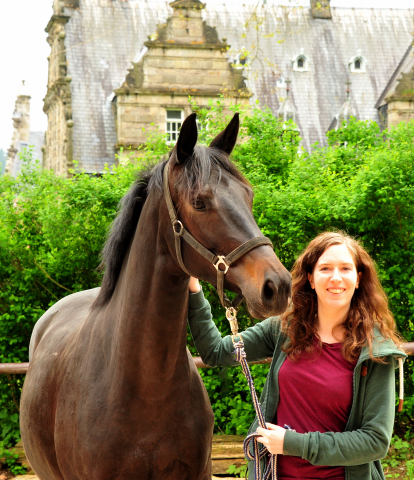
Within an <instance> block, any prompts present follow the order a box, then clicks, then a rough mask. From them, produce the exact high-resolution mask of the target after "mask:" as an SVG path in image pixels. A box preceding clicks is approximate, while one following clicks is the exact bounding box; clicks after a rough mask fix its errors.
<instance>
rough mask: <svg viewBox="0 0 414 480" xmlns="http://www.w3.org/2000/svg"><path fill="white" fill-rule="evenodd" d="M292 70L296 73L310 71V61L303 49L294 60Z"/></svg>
mask: <svg viewBox="0 0 414 480" xmlns="http://www.w3.org/2000/svg"><path fill="white" fill-rule="evenodd" d="M292 68H293V71H294V72H307V71H308V70H309V60H308V57H307V56H306V55H305V51H304V49H303V48H301V49H300V51H299V53H298V54H297V55H295V56H294V57H293V58H292Z"/></svg>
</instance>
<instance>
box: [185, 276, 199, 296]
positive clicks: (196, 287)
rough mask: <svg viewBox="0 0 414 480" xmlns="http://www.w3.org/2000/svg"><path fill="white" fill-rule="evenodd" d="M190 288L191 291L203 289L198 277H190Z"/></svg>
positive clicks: (196, 291)
mask: <svg viewBox="0 0 414 480" xmlns="http://www.w3.org/2000/svg"><path fill="white" fill-rule="evenodd" d="M188 288H189V289H190V293H198V292H199V291H200V290H201V286H200V283H199V281H198V278H195V277H190V283H189V285H188Z"/></svg>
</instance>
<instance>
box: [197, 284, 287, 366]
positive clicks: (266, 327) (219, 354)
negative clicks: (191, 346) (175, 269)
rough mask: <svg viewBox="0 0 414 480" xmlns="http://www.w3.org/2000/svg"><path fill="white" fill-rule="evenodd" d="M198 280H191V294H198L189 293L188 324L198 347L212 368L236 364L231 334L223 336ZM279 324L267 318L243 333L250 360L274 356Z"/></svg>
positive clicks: (203, 358)
mask: <svg viewBox="0 0 414 480" xmlns="http://www.w3.org/2000/svg"><path fill="white" fill-rule="evenodd" d="M195 280H196V279H194V280H193V279H191V280H190V292H191V291H195V292H198V293H192V294H190V301H189V309H188V323H189V326H190V330H191V334H192V336H193V339H194V343H195V346H196V347H197V350H198V351H199V353H200V356H201V358H202V360H203V362H204V363H206V364H207V365H210V366H212V367H213V366H216V365H223V366H231V365H237V363H238V362H237V361H236V360H235V356H234V346H233V341H232V338H231V335H228V336H226V337H224V338H223V337H222V336H221V333H220V332H219V330H218V329H217V327H216V325H215V323H214V321H213V319H212V316H211V308H210V305H209V303H208V302H207V300H206V299H205V298H204V295H203V292H202V291H201V290H199V291H198V290H197V288H198V286H199V284H198V281H195ZM278 323H279V322H278V321H277V320H276V319H267V320H264V321H262V322H260V323H257V324H256V325H255V326H254V327H251V328H248V329H247V330H246V331H245V332H242V338H243V342H244V345H245V351H246V355H247V359H248V361H253V360H261V359H264V358H267V357H271V356H272V355H273V352H274V349H275V336H276V335H277V331H278V329H279V325H278Z"/></svg>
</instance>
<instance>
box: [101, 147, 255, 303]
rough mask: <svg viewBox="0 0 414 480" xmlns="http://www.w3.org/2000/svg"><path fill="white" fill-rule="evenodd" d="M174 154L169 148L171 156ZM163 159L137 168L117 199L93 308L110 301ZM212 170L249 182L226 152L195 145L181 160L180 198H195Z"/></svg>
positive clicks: (159, 180) (160, 181) (157, 186)
mask: <svg viewBox="0 0 414 480" xmlns="http://www.w3.org/2000/svg"><path fill="white" fill-rule="evenodd" d="M174 155H175V152H174V150H173V151H172V153H171V156H174ZM170 158H171V157H170ZM167 161H168V159H164V160H163V161H161V162H160V163H158V164H156V165H155V166H150V167H148V168H147V169H144V170H141V171H140V172H139V174H138V178H137V180H136V181H135V182H134V184H133V185H132V187H131V188H130V190H129V191H128V192H127V193H126V195H125V196H124V197H123V198H122V199H121V201H120V202H119V206H118V207H119V213H118V215H117V217H116V218H115V220H114V222H113V223H112V226H111V228H110V231H109V234H108V238H107V241H106V243H105V246H104V248H103V250H102V254H101V257H102V261H101V264H100V268H101V269H104V270H105V273H104V276H103V279H102V285H101V290H100V293H99V295H98V297H97V299H96V300H95V303H94V304H93V307H95V306H103V305H104V304H106V303H107V302H108V301H109V300H110V298H111V296H112V294H113V292H114V290H115V286H116V283H117V281H118V278H119V275H120V273H121V268H122V264H123V261H124V258H125V255H126V253H127V251H128V249H129V247H130V244H131V242H132V239H133V237H134V234H135V230H136V228H137V225H138V221H139V217H140V215H141V212H142V209H143V206H144V203H145V201H146V199H147V197H148V196H149V194H150V193H151V191H153V190H154V189H159V190H162V189H163V176H162V175H163V171H164V166H165V164H166V163H167ZM213 170H216V171H217V173H218V180H217V182H219V181H220V178H221V175H222V173H223V171H224V172H226V173H227V174H229V175H230V176H232V177H234V178H235V179H237V180H238V181H240V182H241V183H243V184H245V185H249V183H248V181H247V180H246V179H245V178H244V177H243V175H242V174H241V173H240V172H239V170H238V169H237V168H236V166H235V165H234V164H233V163H232V161H231V160H230V158H229V156H228V155H227V154H226V153H224V152H223V151H221V150H219V149H216V148H210V147H202V146H199V145H197V146H196V147H195V148H194V152H193V155H192V157H191V158H189V159H188V160H187V161H186V162H185V163H184V165H183V168H182V171H181V174H180V176H179V177H178V179H177V182H176V184H175V189H176V191H177V193H178V194H179V196H180V198H181V199H182V200H188V199H189V198H191V197H196V196H197V195H198V194H199V193H200V192H201V191H202V189H203V188H204V187H205V186H206V185H207V183H208V182H209V179H210V177H211V172H212V171H213Z"/></svg>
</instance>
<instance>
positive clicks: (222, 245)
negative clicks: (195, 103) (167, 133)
mask: <svg viewBox="0 0 414 480" xmlns="http://www.w3.org/2000/svg"><path fill="white" fill-rule="evenodd" d="M238 131H239V115H238V114H237V113H236V114H235V115H234V117H233V119H232V120H231V121H230V123H229V124H228V125H227V127H226V128H225V129H224V130H223V131H222V132H221V133H220V134H218V135H217V136H216V138H215V139H214V140H213V141H212V142H211V143H210V145H209V146H208V147H202V146H197V145H196V143H197V133H198V131H197V124H196V114H192V115H190V116H189V117H187V118H186V120H185V121H184V123H183V125H182V127H181V131H180V135H179V138H178V141H177V144H176V146H175V148H174V149H173V151H172V153H171V156H170V158H169V161H168V168H169V177H168V185H169V190H170V192H171V197H172V201H173V203H174V205H175V208H176V211H177V217H178V218H179V223H180V225H181V224H182V226H183V228H185V230H186V231H187V232H189V233H190V235H191V236H192V237H194V238H195V239H196V240H197V241H198V242H199V243H200V244H201V245H202V246H204V247H205V248H206V249H207V250H208V251H209V252H211V253H212V254H214V255H215V256H220V255H221V256H226V255H228V254H229V253H230V252H232V251H233V250H235V249H236V248H237V247H239V246H240V245H242V244H244V243H246V242H248V241H249V240H251V239H252V238H254V237H262V234H261V232H260V229H259V227H258V225H257V223H256V221H255V219H254V217H253V213H252V204H253V191H252V188H251V186H250V185H249V183H248V182H247V180H246V179H245V178H244V177H243V176H242V175H241V173H240V172H239V171H238V170H237V168H236V167H235V165H234V164H233V163H232V162H231V160H230V158H229V157H230V154H231V152H232V150H233V148H234V146H235V144H236V140H237V136H238ZM170 233H171V235H169V237H168V240H167V241H168V244H169V248H170V251H171V254H172V255H173V256H174V257H175V258H177V257H178V255H177V253H176V248H175V247H174V239H173V232H172V231H170ZM181 244H182V246H181V249H182V250H181V251H182V263H183V264H184V265H185V270H186V271H187V273H190V274H191V275H193V276H195V277H198V278H201V279H202V280H205V281H207V282H209V283H210V284H212V285H213V286H215V287H217V271H216V268H215V267H214V265H213V264H212V263H210V262H209V261H208V260H207V259H206V258H204V257H203V256H202V255H200V253H199V252H198V251H197V250H196V249H194V248H192V247H191V246H190V245H189V244H187V243H186V242H183V241H182V242H181ZM180 270H181V272H182V270H183V269H182V268H181V269H180ZM183 274H185V273H184V272H183ZM224 286H225V288H226V289H228V290H231V291H233V292H236V293H238V294H242V295H243V296H244V298H245V299H246V302H247V307H248V309H249V312H250V314H251V315H252V316H253V317H255V318H259V319H262V318H267V317H269V316H273V315H278V314H281V313H283V312H284V311H285V309H286V308H287V305H288V302H289V297H290V295H291V275H290V273H289V272H288V270H286V268H285V267H284V266H283V265H282V263H281V262H280V261H279V259H278V258H277V256H276V255H275V253H274V251H273V248H272V247H271V246H269V245H260V246H258V247H256V248H254V249H252V250H250V251H249V252H247V253H246V254H244V255H243V256H242V257H241V258H239V259H238V260H237V261H235V262H234V263H233V264H232V265H231V266H230V268H229V269H228V271H227V273H226V274H225V280H224Z"/></svg>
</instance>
